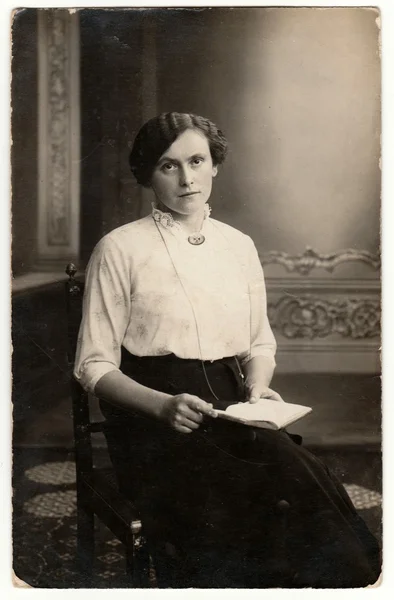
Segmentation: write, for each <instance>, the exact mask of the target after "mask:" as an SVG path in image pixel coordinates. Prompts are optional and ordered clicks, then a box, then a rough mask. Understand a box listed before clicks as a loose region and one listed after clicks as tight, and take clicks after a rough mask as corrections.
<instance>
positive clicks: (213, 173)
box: [212, 165, 218, 177]
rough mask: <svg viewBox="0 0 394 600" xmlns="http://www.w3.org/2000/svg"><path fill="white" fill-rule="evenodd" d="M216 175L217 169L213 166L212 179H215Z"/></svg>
mask: <svg viewBox="0 0 394 600" xmlns="http://www.w3.org/2000/svg"><path fill="white" fill-rule="evenodd" d="M217 174H218V168H217V166H216V165H215V166H214V167H212V177H216V175H217Z"/></svg>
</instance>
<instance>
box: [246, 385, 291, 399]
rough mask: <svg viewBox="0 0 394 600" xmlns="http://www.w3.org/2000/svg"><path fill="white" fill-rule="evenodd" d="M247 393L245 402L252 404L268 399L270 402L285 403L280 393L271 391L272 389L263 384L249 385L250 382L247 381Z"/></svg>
mask: <svg viewBox="0 0 394 600" xmlns="http://www.w3.org/2000/svg"><path fill="white" fill-rule="evenodd" d="M245 391H246V399H245V400H246V402H250V403H251V404H254V403H256V402H258V400H260V398H268V399H269V400H275V401H276V402H284V400H283V398H282V397H281V396H280V395H279V394H278V392H275V391H274V390H271V388H269V387H268V386H266V385H264V384H262V383H256V382H250V383H248V381H246V383H245Z"/></svg>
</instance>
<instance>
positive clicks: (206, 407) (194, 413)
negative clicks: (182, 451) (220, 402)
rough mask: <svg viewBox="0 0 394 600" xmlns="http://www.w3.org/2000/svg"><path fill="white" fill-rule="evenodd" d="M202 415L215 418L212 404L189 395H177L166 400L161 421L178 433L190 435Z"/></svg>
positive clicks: (200, 421) (198, 423)
mask: <svg viewBox="0 0 394 600" xmlns="http://www.w3.org/2000/svg"><path fill="white" fill-rule="evenodd" d="M204 415H207V416H209V417H213V418H215V417H216V416H217V414H216V412H215V411H214V410H213V407H212V404H208V402H205V400H201V398H199V397H198V396H192V395H190V394H178V395H176V396H171V397H170V398H167V399H166V400H165V401H164V404H163V408H162V410H161V418H162V420H163V421H165V422H166V423H167V424H168V425H170V427H172V428H173V429H175V430H176V431H179V432H180V433H191V432H192V431H194V430H195V429H198V428H199V427H200V425H201V423H202V421H203V418H204Z"/></svg>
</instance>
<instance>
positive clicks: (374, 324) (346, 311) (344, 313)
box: [268, 295, 380, 340]
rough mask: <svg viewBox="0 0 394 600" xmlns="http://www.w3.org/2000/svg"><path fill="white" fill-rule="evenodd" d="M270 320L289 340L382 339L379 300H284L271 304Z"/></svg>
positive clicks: (294, 298) (269, 308)
mask: <svg viewBox="0 0 394 600" xmlns="http://www.w3.org/2000/svg"><path fill="white" fill-rule="evenodd" d="M268 316H269V321H270V323H271V326H272V328H273V330H274V331H276V332H278V333H280V334H281V335H282V336H284V337H285V338H287V339H295V338H298V339H309V340H312V339H314V338H324V337H328V336H330V335H332V334H339V335H340V336H341V337H342V338H348V339H349V340H360V339H370V338H379V336H380V301H379V299H377V298H345V297H344V298H319V297H316V296H310V295H305V296H300V297H296V296H282V297H280V298H279V300H277V301H276V302H274V303H271V302H270V303H268Z"/></svg>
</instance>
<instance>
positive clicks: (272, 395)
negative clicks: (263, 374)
mask: <svg viewBox="0 0 394 600" xmlns="http://www.w3.org/2000/svg"><path fill="white" fill-rule="evenodd" d="M260 397H261V398H268V399H269V400H275V401H276V402H284V400H283V398H282V396H281V395H280V394H278V392H275V391H274V390H271V388H267V389H266V390H264V391H263V392H262V394H261V396H260Z"/></svg>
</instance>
